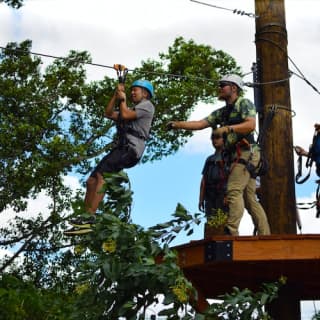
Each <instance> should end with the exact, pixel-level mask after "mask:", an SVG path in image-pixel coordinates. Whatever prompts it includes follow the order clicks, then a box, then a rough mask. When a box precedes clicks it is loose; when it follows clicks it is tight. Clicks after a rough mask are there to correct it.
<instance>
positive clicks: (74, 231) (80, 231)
mask: <svg viewBox="0 0 320 320" xmlns="http://www.w3.org/2000/svg"><path fill="white" fill-rule="evenodd" d="M92 231H93V230H92V229H91V228H76V227H73V228H71V229H68V230H66V231H64V232H63V234H64V235H66V236H76V235H82V234H87V233H90V232H92Z"/></svg>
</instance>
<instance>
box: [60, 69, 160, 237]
mask: <svg viewBox="0 0 320 320" xmlns="http://www.w3.org/2000/svg"><path fill="white" fill-rule="evenodd" d="M115 69H116V70H117V72H118V77H119V84H118V85H117V87H116V89H115V92H114V94H113V96H112V98H111V100H110V101H109V103H108V105H107V107H106V109H105V116H106V117H107V118H108V119H111V120H113V121H115V122H116V124H117V136H118V139H117V141H116V143H115V147H114V148H113V149H112V150H111V151H110V152H109V153H108V154H107V155H106V156H104V157H103V158H102V160H101V161H100V162H99V163H98V165H97V166H96V168H95V169H94V170H93V172H92V173H91V175H90V177H89V178H88V180H87V183H86V186H87V189H86V195H85V200H84V202H85V209H86V211H87V212H88V213H90V214H91V217H90V218H89V219H83V218H82V217H79V218H77V219H75V220H74V221H71V224H72V225H73V228H72V229H70V230H67V231H65V232H64V233H65V234H66V235H73V234H82V233H86V231H87V232H90V231H91V230H92V229H91V228H90V226H91V225H92V224H94V222H95V213H96V210H97V209H98V207H99V204H100V202H101V201H102V200H103V198H104V193H103V192H102V187H103V185H104V183H105V181H104V178H103V174H104V173H112V172H119V171H121V170H122V169H125V168H131V167H133V166H135V165H136V164H137V163H138V162H139V160H140V159H141V156H142V154H143V152H144V149H145V145H146V140H147V139H148V137H149V131H150V128H151V123H152V119H153V115H154V112H155V107H154V105H153V104H152V102H151V101H150V99H151V98H152V97H153V96H154V89H153V86H152V84H151V83H150V82H149V81H147V80H136V81H134V82H133V83H132V85H131V100H132V102H133V107H132V108H129V107H128V105H127V97H126V93H125V86H124V82H125V75H126V72H127V69H125V68H124V66H122V65H115ZM117 106H119V110H116V107H117Z"/></svg>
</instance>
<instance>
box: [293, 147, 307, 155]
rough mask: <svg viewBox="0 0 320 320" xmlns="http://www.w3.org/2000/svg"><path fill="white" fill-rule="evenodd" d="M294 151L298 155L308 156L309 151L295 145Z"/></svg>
mask: <svg viewBox="0 0 320 320" xmlns="http://www.w3.org/2000/svg"><path fill="white" fill-rule="evenodd" d="M294 151H295V152H296V154H297V155H298V156H308V152H307V151H306V150H304V149H303V148H301V147H299V146H295V147H294Z"/></svg>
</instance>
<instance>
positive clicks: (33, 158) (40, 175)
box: [0, 38, 239, 212]
mask: <svg viewBox="0 0 320 320" xmlns="http://www.w3.org/2000/svg"><path fill="white" fill-rule="evenodd" d="M30 49H31V42H30V41H24V42H22V43H21V44H20V45H18V44H16V43H10V44H8V45H7V47H6V49H5V50H2V51H1V54H0V90H1V99H0V117H1V118H0V120H1V121H0V144H1V147H2V148H1V150H0V169H1V172H3V174H2V175H1V177H0V212H1V211H2V210H4V209H5V208H6V207H7V206H8V205H9V204H10V206H11V207H12V208H13V209H14V210H16V211H17V212H18V211H21V210H24V209H25V206H26V201H25V199H26V198H29V197H32V196H36V195H37V194H38V193H39V192H40V191H41V190H50V191H48V192H49V193H53V192H55V193H56V194H57V193H59V192H60V190H59V185H61V183H62V181H61V176H62V175H66V174H68V173H70V172H71V171H74V170H75V171H76V172H78V173H80V174H82V175H83V174H85V173H87V172H88V171H89V170H90V168H92V165H94V160H95V159H96V158H97V157H99V156H101V155H102V154H103V153H105V152H106V151H107V150H109V149H110V147H111V143H112V141H113V138H114V134H115V127H114V123H113V122H112V121H110V120H108V119H106V118H104V108H105V105H106V102H107V101H108V100H109V99H110V97H111V95H112V94H113V91H114V88H115V85H116V80H114V79H110V78H107V77H106V78H105V79H103V80H101V81H93V82H90V83H87V82H86V70H85V64H86V63H90V62H91V58H90V55H89V54H88V53H87V52H75V51H71V52H70V54H69V55H68V57H66V58H64V59H56V60H54V61H53V63H52V64H50V65H49V66H47V67H46V68H45V69H44V70H42V68H41V65H42V62H41V60H40V58H38V57H34V56H33V55H32V54H30ZM160 59H161V60H160V61H152V60H148V61H146V62H143V63H142V67H141V68H137V69H135V71H134V72H133V73H132V74H129V76H128V80H127V82H128V83H131V81H132V80H134V79H136V78H140V77H142V76H146V77H147V78H148V79H149V80H150V81H152V82H153V84H154V86H155V88H156V96H155V99H154V104H155V105H156V115H155V117H154V121H153V126H152V134H151V138H150V139H149V141H148V143H147V149H146V151H145V153H144V157H143V159H142V162H146V161H149V160H157V159H161V158H162V157H164V156H167V155H169V154H172V153H173V152H175V151H177V150H178V148H179V147H180V146H182V145H183V144H184V143H185V142H186V139H187V137H189V136H190V135H191V133H189V132H187V131H180V132H177V131H170V132H168V131H166V130H165V128H166V124H167V122H168V121H169V120H174V119H181V120H184V119H187V118H188V116H189V115H190V113H191V112H192V110H193V108H194V107H195V105H196V104H197V103H198V102H199V101H205V102H211V101H213V100H214V97H215V96H216V90H217V89H216V86H215V85H214V83H215V82H216V81H217V79H218V78H219V77H220V75H221V73H222V72H227V71H229V72H231V71H232V72H233V71H238V69H239V68H238V67H237V66H236V64H235V62H234V60H233V59H232V58H231V57H230V56H229V55H227V54H225V53H223V52H222V51H216V50H214V49H212V48H211V47H209V46H204V45H197V44H195V43H194V42H193V41H192V40H190V41H189V42H186V41H185V40H183V39H182V38H178V39H176V41H175V42H174V44H173V46H172V47H170V48H169V52H168V53H167V54H160ZM166 72H169V73H175V74H177V75H179V77H177V78H172V77H171V78H170V77H168V76H164V73H166ZM200 75H201V76H202V77H207V80H205V81H204V80H203V78H202V80H201V81H200V80H197V81H196V80H194V78H192V77H199V76H200ZM208 79H209V80H208ZM210 79H212V82H211V81H210ZM4 186H5V187H4Z"/></svg>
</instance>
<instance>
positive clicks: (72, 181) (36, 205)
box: [0, 176, 80, 228]
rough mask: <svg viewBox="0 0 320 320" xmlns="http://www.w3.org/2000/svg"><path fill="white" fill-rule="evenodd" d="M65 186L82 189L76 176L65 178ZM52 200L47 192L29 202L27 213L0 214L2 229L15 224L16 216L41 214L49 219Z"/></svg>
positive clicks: (8, 210)
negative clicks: (49, 207)
mask: <svg viewBox="0 0 320 320" xmlns="http://www.w3.org/2000/svg"><path fill="white" fill-rule="evenodd" d="M64 180H65V185H66V186H68V187H70V188H71V189H72V190H76V189H79V188H80V184H79V181H78V179H77V178H76V177H74V176H66V177H64ZM51 202H52V200H51V199H50V197H48V196H47V195H46V194H45V192H40V193H39V194H38V196H37V197H36V198H35V199H30V200H28V207H27V209H26V210H25V211H23V212H21V213H16V212H14V210H13V209H11V208H10V209H7V210H4V211H3V212H1V214H0V228H3V227H6V226H7V225H8V223H9V222H14V219H15V217H16V216H19V215H21V216H23V218H26V219H28V218H32V217H36V216H37V215H38V214H39V213H40V212H41V213H42V214H43V215H44V217H47V216H48V214H49V213H50V211H49V209H48V206H49V205H50V203H51Z"/></svg>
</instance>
